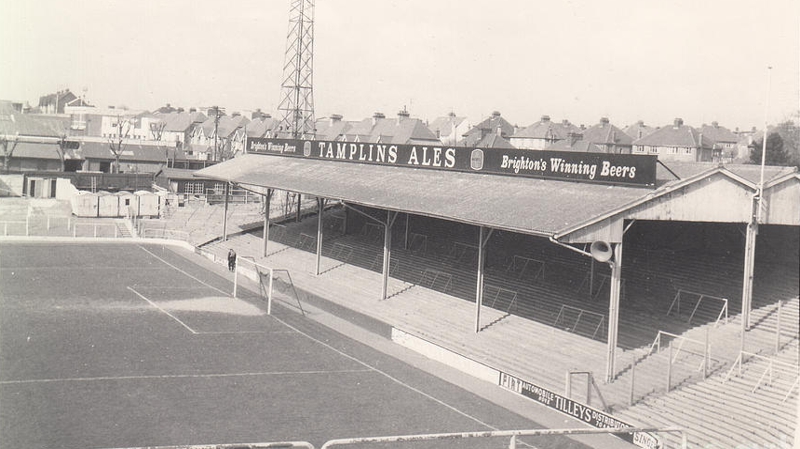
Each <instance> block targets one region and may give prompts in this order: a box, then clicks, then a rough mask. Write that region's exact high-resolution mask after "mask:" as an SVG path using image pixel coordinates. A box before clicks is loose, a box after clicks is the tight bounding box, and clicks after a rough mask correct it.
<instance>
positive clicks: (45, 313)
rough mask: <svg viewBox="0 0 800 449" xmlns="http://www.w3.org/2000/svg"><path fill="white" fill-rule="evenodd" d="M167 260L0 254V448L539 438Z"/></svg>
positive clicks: (228, 279) (217, 279)
mask: <svg viewBox="0 0 800 449" xmlns="http://www.w3.org/2000/svg"><path fill="white" fill-rule="evenodd" d="M182 251H183V252H185V250H181V249H170V248H169V247H164V246H160V245H138V244H74V243H48V244H44V243H19V242H17V243H3V244H0V449H12V448H14V449H16V448H26V449H36V448H64V449H78V448H112V447H141V446H164V445H190V444H225V443H250V442H272V441H308V442H310V443H312V444H313V445H315V447H319V446H320V445H322V444H323V443H324V442H325V441H328V440H331V439H335V438H350V437H368V436H380V435H405V434H420V433H444V432H471V431H487V430H510V429H532V428H539V427H542V426H541V425H539V424H537V423H535V422H532V421H531V420H529V419H527V418H524V417H522V416H520V415H518V414H516V413H513V412H511V411H509V410H507V409H505V408H503V407H501V406H499V405H496V404H495V403H493V402H491V401H488V400H486V399H483V398H481V397H478V396H476V395H474V394H472V393H470V392H468V391H466V390H464V389H462V388H460V387H459V386H456V385H453V384H451V383H449V382H446V381H444V380H442V379H440V378H438V377H436V376H434V375H432V374H429V373H427V372H424V371H422V370H419V369H416V368H414V367H412V366H410V365H408V364H405V363H404V362H402V361H400V360H398V359H396V358H394V357H392V356H390V355H387V354H385V353H383V352H380V351H377V350H375V349H373V348H372V347H370V346H369V345H365V344H363V343H361V342H358V341H355V340H353V339H350V338H348V337H346V336H343V335H341V334H339V333H337V332H335V331H333V330H332V329H330V328H328V327H326V326H323V325H321V324H319V323H318V322H316V321H314V320H311V319H309V318H308V317H304V316H302V315H301V314H299V313H296V312H295V311H292V310H289V309H288V308H283V307H274V308H273V314H272V315H267V314H266V312H265V310H266V307H265V305H264V304H263V302H262V301H261V300H260V299H259V298H258V297H257V295H256V294H255V293H253V292H252V291H245V293H244V294H241V293H240V294H239V295H238V296H239V299H235V298H232V297H231V295H230V292H231V291H232V275H230V274H229V273H227V272H224V271H221V270H212V269H210V268H209V267H207V266H203V265H202V264H200V263H198V261H197V260H193V258H199V256H196V255H194V254H190V253H189V254H180V252H182ZM375 338H380V337H377V336H376V337H375ZM567 427H576V426H575V425H571V426H567ZM526 438H527V437H526ZM523 440H524V441H527V442H528V444H530V445H532V446H536V447H543V448H544V447H548V448H550V447H558V448H573V447H574V448H582V447H585V446H583V445H582V444H580V443H577V442H575V441H574V440H571V439H568V438H566V437H547V438H544V437H541V438H539V439H537V438H527V439H523ZM470 441H473V440H470ZM518 444H521V443H518ZM507 445H508V441H507V440H503V441H493V442H492V443H491V444H489V443H488V442H487V440H483V441H481V440H474V443H472V442H467V441H466V440H461V441H458V440H454V441H450V442H447V441H438V442H436V443H435V446H436V447H461V448H464V447H498V448H500V447H507ZM381 447H396V446H381ZM406 447H431V446H430V445H425V444H423V445H417V446H406ZM520 447H526V445H524V444H523V445H521V446H520Z"/></svg>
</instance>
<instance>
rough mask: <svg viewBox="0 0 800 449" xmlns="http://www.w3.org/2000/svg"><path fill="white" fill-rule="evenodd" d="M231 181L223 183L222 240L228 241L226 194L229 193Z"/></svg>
mask: <svg viewBox="0 0 800 449" xmlns="http://www.w3.org/2000/svg"><path fill="white" fill-rule="evenodd" d="M230 186H231V183H230V182H226V183H225V207H224V209H223V214H222V241H223V242H227V241H228V196H229V195H230V190H231V187H230Z"/></svg>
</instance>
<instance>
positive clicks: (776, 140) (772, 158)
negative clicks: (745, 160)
mask: <svg viewBox="0 0 800 449" xmlns="http://www.w3.org/2000/svg"><path fill="white" fill-rule="evenodd" d="M762 148H764V139H763V138H762V139H761V140H757V141H755V142H753V144H752V145H751V146H750V162H752V163H754V164H761V150H762ZM765 163H766V165H791V164H790V160H789V153H787V152H786V149H785V148H784V145H783V138H782V137H781V135H780V134H778V133H777V132H771V133H769V134H767V155H766V158H765Z"/></svg>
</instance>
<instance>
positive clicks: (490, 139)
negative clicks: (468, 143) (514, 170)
mask: <svg viewBox="0 0 800 449" xmlns="http://www.w3.org/2000/svg"><path fill="white" fill-rule="evenodd" d="M474 146H476V147H478V148H506V149H510V150H513V149H516V148H517V147H515V146H514V145H512V144H511V142H509V141H508V140H506V139H504V138H503V136H500V135H498V134H497V133H496V132H495V133H490V134H487V135H486V136H485V137H484V138H483V139H481V140H479V141H478V143H477V144H475V145H474Z"/></svg>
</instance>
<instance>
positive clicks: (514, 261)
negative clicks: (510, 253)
mask: <svg viewBox="0 0 800 449" xmlns="http://www.w3.org/2000/svg"><path fill="white" fill-rule="evenodd" d="M517 260H522V261H525V263H523V264H521V265H522V269H521V270H519V275H517V279H522V276H523V275H524V274H525V270H527V269H528V264H529V263H531V262H533V263H534V264H538V265H539V268H538V269H537V270H536V273H534V275H533V280H534V281H535V280H537V279H539V277H540V276H541V277H542V278H544V275H545V272H544V270H545V262H544V261H543V260H539V259H533V258H530V257H525V256H520V255H517V254H515V255H514V257H513V258H511V263H510V264H508V267H506V272H509V271H510V272H512V273H513V272H514V271H515V268H516V267H517Z"/></svg>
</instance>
